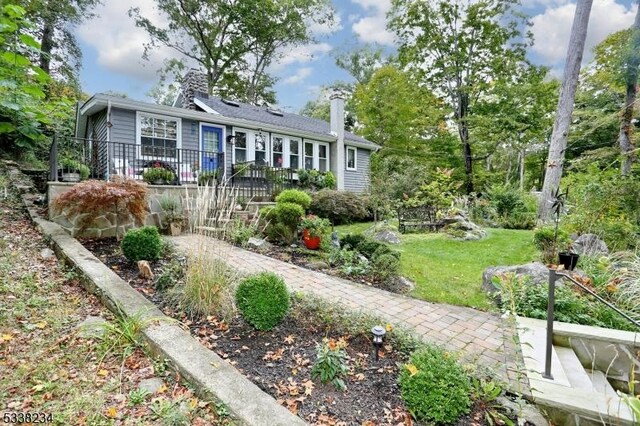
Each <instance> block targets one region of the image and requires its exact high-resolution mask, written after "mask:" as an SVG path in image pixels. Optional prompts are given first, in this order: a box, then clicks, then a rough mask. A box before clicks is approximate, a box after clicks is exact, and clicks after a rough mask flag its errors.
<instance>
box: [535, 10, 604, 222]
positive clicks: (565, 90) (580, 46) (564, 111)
mask: <svg viewBox="0 0 640 426" xmlns="http://www.w3.org/2000/svg"><path fill="white" fill-rule="evenodd" d="M592 4H593V0H578V3H577V5H576V14H575V17H574V18H573V26H572V28H571V38H570V39H569V49H568V51H567V62H566V64H565V67H564V77H563V81H562V90H561V91H560V99H559V100H558V111H557V113H556V120H555V123H554V124H553V133H552V134H551V144H550V146H549V156H548V158H547V165H546V173H545V176H544V184H543V186H542V197H541V198H540V205H539V206H538V218H539V219H540V220H542V221H544V222H547V221H549V220H551V213H552V212H551V207H552V205H553V193H554V192H555V191H556V189H558V187H559V186H560V178H561V177H562V169H563V166H564V156H565V151H566V149H567V136H568V135H569V126H570V125H571V115H572V113H573V103H574V100H575V95H576V88H577V86H578V79H579V77H580V63H581V62H582V55H583V53H584V43H585V39H586V38H587V27H588V25H589V14H590V13H591V5H592Z"/></svg>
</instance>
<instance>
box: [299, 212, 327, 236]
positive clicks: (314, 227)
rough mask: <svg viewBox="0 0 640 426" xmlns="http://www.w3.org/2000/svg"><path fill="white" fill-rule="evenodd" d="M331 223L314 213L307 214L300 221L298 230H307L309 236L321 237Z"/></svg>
mask: <svg viewBox="0 0 640 426" xmlns="http://www.w3.org/2000/svg"><path fill="white" fill-rule="evenodd" d="M330 226H331V224H330V223H329V221H328V220H327V219H322V218H319V217H318V216H315V215H312V214H310V215H307V216H305V217H303V218H302V220H301V221H300V225H299V228H300V230H307V231H308V232H309V237H311V238H314V237H322V236H324V235H325V234H327V233H328V232H329V227H330Z"/></svg>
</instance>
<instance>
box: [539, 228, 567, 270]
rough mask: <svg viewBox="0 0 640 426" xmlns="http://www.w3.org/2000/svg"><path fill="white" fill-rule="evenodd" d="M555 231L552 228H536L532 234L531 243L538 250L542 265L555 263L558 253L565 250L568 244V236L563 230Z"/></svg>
mask: <svg viewBox="0 0 640 426" xmlns="http://www.w3.org/2000/svg"><path fill="white" fill-rule="evenodd" d="M557 232H558V235H557V238H556V229H555V228H554V227H552V226H544V227H541V228H536V230H535V231H534V233H533V243H534V244H535V245H536V248H537V249H538V250H540V252H541V255H542V261H543V262H544V263H557V262H558V251H560V250H565V249H566V248H567V247H568V246H569V245H570V244H571V239H570V238H569V234H568V233H567V231H565V230H564V229H558V231H557Z"/></svg>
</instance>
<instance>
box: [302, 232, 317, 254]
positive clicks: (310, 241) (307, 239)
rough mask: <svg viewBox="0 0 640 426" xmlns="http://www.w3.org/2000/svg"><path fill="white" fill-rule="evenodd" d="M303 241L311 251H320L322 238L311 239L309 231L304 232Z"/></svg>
mask: <svg viewBox="0 0 640 426" xmlns="http://www.w3.org/2000/svg"><path fill="white" fill-rule="evenodd" d="M302 241H303V242H304V246H305V247H306V248H308V249H309V250H318V249H319V248H320V237H319V236H318V237H311V236H310V235H309V230H308V229H304V230H302Z"/></svg>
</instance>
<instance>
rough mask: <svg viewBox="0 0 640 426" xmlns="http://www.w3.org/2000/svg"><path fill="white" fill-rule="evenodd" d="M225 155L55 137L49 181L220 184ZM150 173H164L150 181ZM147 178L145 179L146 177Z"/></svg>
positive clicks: (193, 150) (51, 151)
mask: <svg viewBox="0 0 640 426" xmlns="http://www.w3.org/2000/svg"><path fill="white" fill-rule="evenodd" d="M224 168H225V158H224V153H220V152H210V151H201V150H197V149H187V148H174V147H171V146H149V145H138V144H135V143H124V142H110V141H97V140H91V139H80V138H71V139H65V140H60V139H57V138H55V137H54V139H53V143H52V144H51V149H50V155H49V179H50V180H52V181H59V180H61V181H68V182H77V181H79V180H82V179H87V178H91V179H108V178H109V177H110V176H114V175H118V176H124V177H128V178H132V179H138V180H143V179H144V180H147V181H148V182H149V183H158V184H160V183H162V184H172V185H179V184H183V183H199V181H200V183H203V182H204V181H211V180H216V181H219V180H221V179H223V178H224V177H225V176H224V174H225V170H224ZM151 169H164V170H165V171H166V172H164V173H155V175H157V176H158V177H157V178H156V179H151V177H152V175H153V174H154V173H147V172H148V171H150V170H151ZM145 175H146V176H145Z"/></svg>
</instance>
